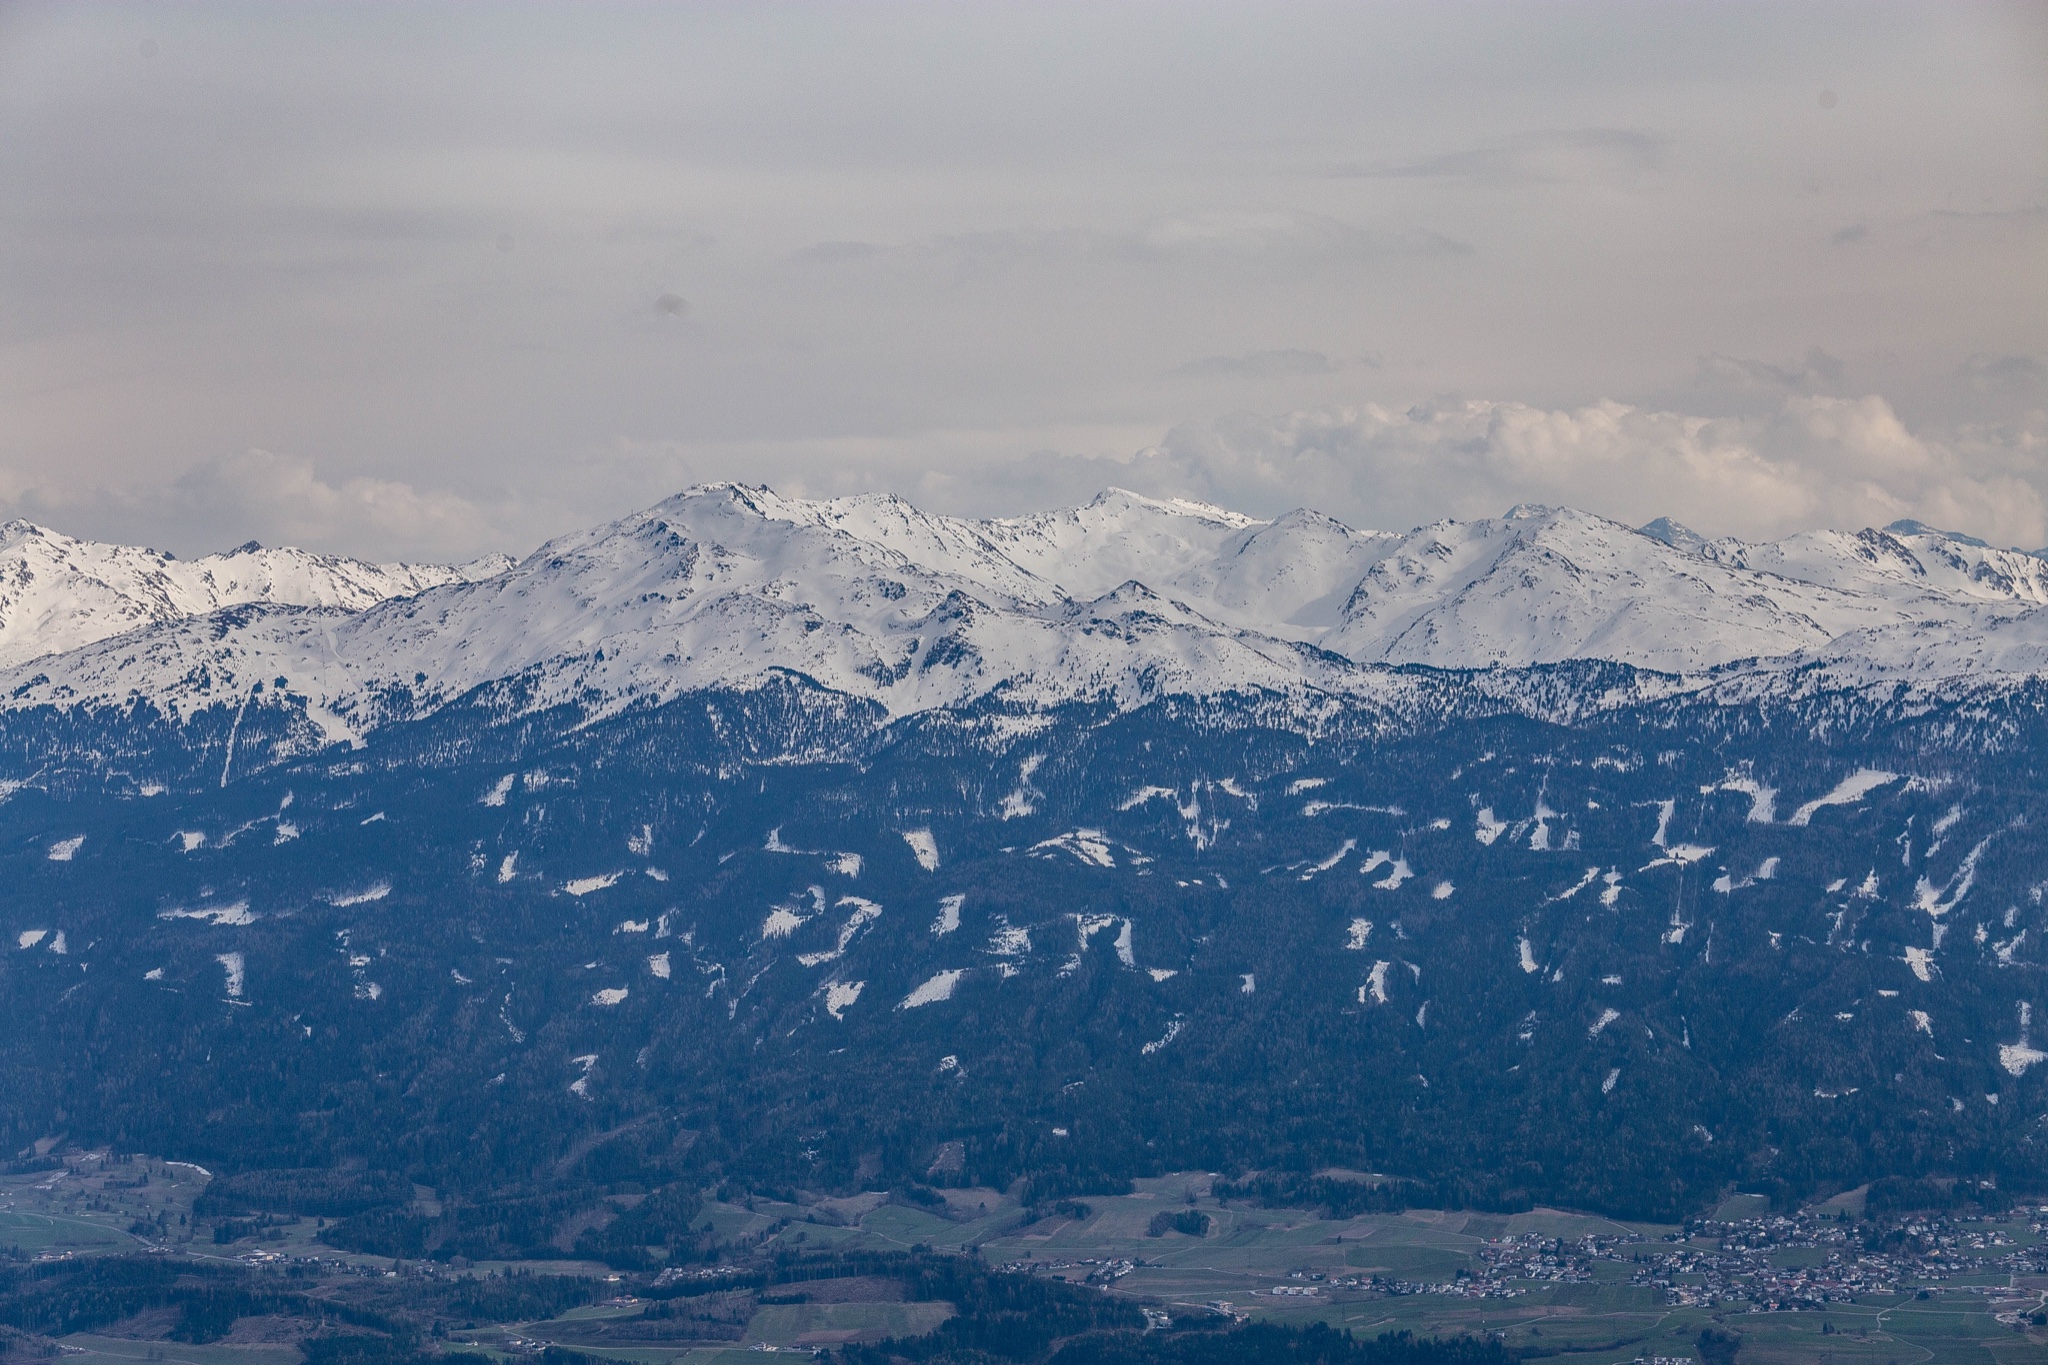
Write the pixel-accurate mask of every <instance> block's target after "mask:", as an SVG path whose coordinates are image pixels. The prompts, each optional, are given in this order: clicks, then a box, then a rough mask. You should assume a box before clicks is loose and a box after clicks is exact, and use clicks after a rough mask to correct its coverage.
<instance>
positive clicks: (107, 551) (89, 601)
mask: <svg viewBox="0 0 2048 1365" xmlns="http://www.w3.org/2000/svg"><path fill="white" fill-rule="evenodd" d="M511 567H512V561H511V560H510V559H509V558H507V557H506V556H504V555H489V556H486V557H485V558H483V559H479V560H476V561H475V562H473V563H469V564H462V565H455V566H449V565H444V564H370V563H365V562H364V561H362V560H360V559H343V558H339V557H337V556H334V555H316V554H309V553H307V552H306V551H304V550H293V549H282V550H273V549H265V548H264V547H263V546H261V545H258V544H256V543H255V542H253V541H252V542H250V543H249V544H247V545H244V546H241V547H240V548H239V549H234V550H229V551H227V552H226V553H224V554H212V555H207V556H205V557H204V558H202V559H194V560H189V561H188V560H180V559H178V558H176V557H174V556H172V555H169V554H166V553H165V552H164V551H162V550H145V549H140V548H137V547H134V546H129V545H102V544H98V543H95V542H93V541H88V540H74V539H72V538H71V537H70V536H67V535H60V534H59V533H57V532H55V531H51V530H48V529H46V528H44V527H41V526H37V525H35V524H34V523H33V522H27V521H10V522H5V523H0V666H4V665H7V664H14V663H20V662H22V661H24V660H28V659H34V658H40V657H41V656H43V655H46V654H62V653H64V652H66V651H68V650H73V649H78V648H81V647H83V646H85V645H89V644H92V643H94V642H95V641H98V640H104V639H106V638H107V637H108V636H111V635H120V634H123V633H125V632H128V631H131V630H135V629H138V628H140V627H143V626H151V625H162V624H164V623H166V622H170V621H178V620H182V619H184V618H186V617H189V616H203V615H205V614H206V613H208V612H212V611H218V610H220V609H221V608H222V607H232V606H241V605H245V604H248V603H253V602H268V603H277V604H280V605H286V606H295V607H339V608H342V609H344V610H348V611H361V610H362V609H363V608H365V607H371V606H375V605H376V604H377V603H379V602H382V601H385V600H386V599H388V598H392V597H404V596H408V595H410V594H412V593H417V592H422V591H424V590H426V589H428V588H434V587H439V586H440V585H442V584H444V583H463V582H471V581H474V580H476V579H479V578H488V577H490V576H491V575H493V574H499V573H503V572H504V571H505V570H507V569H509V568H511Z"/></svg>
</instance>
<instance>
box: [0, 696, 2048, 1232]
mask: <svg viewBox="0 0 2048 1365" xmlns="http://www.w3.org/2000/svg"><path fill="white" fill-rule="evenodd" d="M1393 676H1395V677H1397V678H1398V679H1399V680H1400V688H1399V690H1398V691H1397V692H1395V691H1390V692H1388V693H1386V694H1385V695H1383V696H1380V697H1378V698H1375V699H1373V700H1370V701H1368V700H1363V699H1358V698H1352V699H1348V700H1339V699H1333V698H1331V697H1329V696H1327V695H1318V696H1313V697H1307V696H1304V695H1302V694H1299V693H1293V694H1290V693H1279V692H1263V691H1257V690H1244V691H1237V692H1229V693H1219V694H1212V695H1208V696H1204V697H1200V698H1196V697H1190V696H1175V695H1168V696H1161V697H1157V698H1154V699H1151V700H1148V701H1144V702H1142V703H1140V704H1128V703H1125V702H1111V701H1104V702H1101V703H1094V704H1090V703H1082V702H1067V703H1062V704H1058V705H1051V706H1031V707H1026V706H1020V705H1017V704H1015V703H1014V702H1013V703H1009V704H1005V703H1003V702H1001V701H999V700H996V699H984V700H982V701H979V702H976V703H974V704H971V705H967V706H962V707H950V708H935V709H927V710H923V711H920V712H917V713H914V714H909V715H896V716H894V717H892V716H891V714H890V713H889V711H888V710H887V709H886V708H885V707H883V706H882V705H880V704H878V703H876V702H874V701H872V700H863V699H859V698H855V697H851V696H849V695H847V693H846V692H845V691H843V690H837V689H828V688H824V687H821V686H819V685H816V684H815V683H812V682H809V681H806V680H805V679H803V678H801V677H798V676H795V675H793V674H776V675H771V676H769V677H767V678H766V679H765V680H764V681H762V682H761V683H760V684H759V685H757V686H752V687H748V688H722V689H713V690H699V691H693V692H689V693H687V694H685V695H681V696H677V697H674V698H669V699H657V700H648V701H645V702H642V703H636V704H632V705H625V706H616V705H610V704H607V705H604V706H597V707H580V706H577V705H573V704H570V703H566V702H560V701H547V702H546V704H536V703H535V701H534V699H533V697H532V696H530V695H527V694H522V693H521V692H520V690H519V687H520V685H519V684H518V682H517V681H516V680H515V681H513V682H503V683H495V684H491V685H489V686H487V687H483V688H480V689H478V690H476V691H474V692H472V693H471V694H469V695H467V696H466V697H465V698H463V699H460V700H458V701H455V702H449V703H446V704H442V705H439V706H438V707H437V708H435V709H433V710H431V711H430V712H429V713H427V714H424V715H421V716H419V717H417V718H414V719H396V720H390V721H388V722H386V723H383V724H381V725H380V726H379V727H377V728H375V729H374V730H372V731H371V732H369V733H368V734H367V735H366V736H364V737H363V738H361V739H360V741H359V742H357V743H354V744H350V743H334V744H329V743H326V742H325V741H324V740H322V739H320V738H318V737H317V735H316V736H315V737H314V738H311V739H309V738H308V735H309V734H312V733H313V732H317V731H318V729H319V726H318V724H317V723H316V722H315V721H314V720H310V719H308V718H307V716H306V714H305V708H306V705H307V703H306V700H305V698H304V696H303V695H302V694H298V693H295V692H294V691H293V690H292V689H290V688H286V689H283V690H282V691H279V690H278V689H275V688H272V689H268V690H266V691H265V692H264V693H262V694H260V695H244V696H243V698H242V699H241V700H240V701H238V702H237V703H236V705H235V706H233V707H227V706H221V707H219V708H217V709H214V710H206V709H204V708H201V709H199V710H197V711H193V710H187V711H184V712H182V713H180V714H179V715H178V716H177V717H175V718H173V717H171V716H170V714H169V713H168V712H163V711H158V710H156V709H155V708H154V707H153V706H152V705H150V704H144V703H140V702H138V703H135V704H133V705H121V706H107V707H102V708H99V709H94V708H90V707H74V708H71V709H63V708H59V707H57V706H55V705H54V704H52V705H37V706H33V707H27V708H24V709H18V710H15V711H13V712H11V713H8V714H6V715H4V716H0V766H4V771H0V778H4V779H5V783H6V786H5V790H6V791H7V793H8V795H7V798H6V800H5V801H4V802H0V930H4V933H5V935H6V937H5V940H4V943H0V948H4V952H0V1013H4V1016H5V1018H6V1019H7V1020H8V1025H7V1027H6V1028H4V1029H0V1137H4V1140H5V1143H6V1145H7V1148H8V1150H10V1151H11V1150H15V1149H18V1148H21V1147H23V1146H26V1145H27V1144H28V1143H29V1142H31V1141H32V1140H34V1139H37V1138H40V1137H47V1136H52V1135H55V1134H59V1133H68V1134H69V1135H70V1137H71V1139H72V1140H74V1141H79V1142H88V1143H101V1142H105V1143H111V1144H113V1145H115V1146H116V1147H117V1148H119V1149H122V1150H145V1151H152V1152H158V1153H163V1154H166V1155H171V1156H176V1157H179V1158H181V1159H186V1160H193V1161H200V1162H203V1163H205V1164H206V1165H208V1166H209V1167H211V1168H213V1169H214V1170H215V1171H216V1172H217V1173H219V1174H221V1175H223V1176H224V1177H227V1178H226V1179H224V1180H223V1181H221V1182H220V1183H218V1185H217V1187H216V1190H214V1191H210V1192H209V1194H208V1196H207V1198H208V1199H209V1200H213V1199H216V1198H218V1199H219V1200H220V1201H222V1202H221V1207H220V1211H221V1212H223V1213H233V1212H235V1211H236V1210H237V1209H238V1208H240V1207H242V1206H243V1205H246V1206H247V1207H248V1208H251V1209H255V1208H291V1209H302V1210H303V1211H304V1212H305V1213H308V1214H319V1215H320V1216H323V1217H329V1218H331V1219H333V1220H335V1222H336V1228H335V1235H336V1236H337V1237H338V1238H339V1239H340V1240H342V1241H343V1242H344V1243H345V1244H347V1243H353V1244H356V1245H360V1246H362V1247H364V1248H365V1249H375V1250H386V1251H392V1252H397V1253H401V1254H411V1255H418V1254H442V1255H452V1254H467V1255H471V1256H473V1257H479V1258H480V1257H483V1256H486V1255H501V1254H517V1253H518V1252H520V1251H522V1250H533V1249H535V1248H541V1247H544V1246H546V1244H547V1243H548V1242H549V1240H550V1239H551V1238H553V1237H555V1236H556V1235H557V1229H558V1228H559V1226H560V1225H561V1222H562V1219H561V1216H560V1215H561V1214H562V1213H563V1212H564V1211H565V1210H568V1209H570V1208H572V1207H573V1206H574V1205H575V1203H576V1200H577V1199H578V1197H579V1196H578V1194H577V1193H576V1192H577V1191H579V1190H586V1191H587V1190H588V1189H590V1188H591V1187H592V1186H593V1185H604V1186H609V1187H614V1188H625V1187H631V1186H637V1187H638V1188H641V1189H645V1190H652V1191H657V1192H660V1193H658V1194H657V1195H655V1196H653V1197H650V1198H649V1199H647V1200H645V1201H643V1202H641V1203H640V1204H639V1205H638V1206H636V1208H635V1210H634V1213H633V1215H632V1216H631V1217H630V1218H621V1219H619V1220H617V1221H615V1222H614V1223H613V1224H611V1225H610V1226H609V1227H608V1228H604V1229H600V1230H595V1231H592V1232H590V1233H589V1234H587V1235H586V1238H585V1240H586V1241H587V1242H588V1243H589V1245H587V1246H585V1247H584V1248H583V1249H584V1250H585V1251H587V1252H590V1253H592V1254H599V1255H605V1256H608V1257H611V1258H612V1259H613V1260H614V1262H615V1263H617V1264H631V1263H635V1258H638V1257H644V1256H647V1255H651V1254H654V1253H651V1252H649V1251H648V1248H661V1249H663V1250H664V1251H665V1252H666V1253H667V1254H670V1255H678V1254H686V1253H688V1252H690V1251H691V1250H692V1249H693V1248H695V1245H696V1244H695V1240H694V1239H695V1237H696V1234H695V1233H693V1232H692V1230H691V1228H692V1221H693V1218H694V1216H695V1214H696V1213H697V1211H698V1206H697V1204H696V1203H695V1202H694V1201H695V1199H696V1198H697V1192H699V1191H708V1190H714V1189H718V1188H721V1187H723V1188H728V1189H731V1190H755V1191H762V1192H773V1191H787V1190H793V1189H811V1190H836V1191H848V1190H852V1189H854V1188H858V1187H868V1188H882V1187H892V1188H898V1189H906V1190H913V1191H914V1190H915V1189H917V1188H918V1187H920V1186H930V1185H972V1184H983V1185H991V1184H992V1185H997V1186H1007V1185H1009V1184H1010V1183H1011V1182H1014V1181H1016V1180H1019V1179H1024V1180H1028V1181H1029V1182H1030V1186H1029V1193H1030V1196H1031V1198H1032V1199H1034V1200H1035V1201H1038V1202H1041V1203H1046V1202H1050V1201H1056V1200H1059V1199H1071V1198H1074V1197H1078V1196H1084V1195H1086V1194H1088V1193H1090V1192H1095V1191H1103V1190H1111V1189H1118V1188H1121V1187H1122V1186H1123V1184H1124V1182H1127V1181H1128V1180H1129V1179H1130V1178H1132V1177H1133V1176H1139V1175H1144V1174H1149V1173H1155V1172H1162V1171H1169V1170H1176V1169H1206V1170H1214V1171H1219V1172H1224V1173H1227V1174H1229V1175H1231V1176H1232V1177H1234V1178H1237V1179H1238V1180H1240V1181H1241V1182H1245V1183H1246V1188H1254V1187H1255V1186H1256V1185H1257V1182H1258V1181H1259V1180H1265V1181H1266V1182H1267V1183H1273V1182H1275V1181H1277V1182H1278V1183H1279V1184H1285V1185H1293V1184H1299V1185H1301V1186H1303V1187H1304V1188H1310V1187H1314V1186H1315V1183H1316V1182H1315V1179H1314V1177H1315V1174H1316V1173H1317V1172H1319V1171H1322V1170H1324V1169H1326V1168H1330V1167H1341V1168H1347V1169H1351V1170H1363V1171H1373V1172H1379V1173H1382V1174H1384V1175H1385V1176H1387V1177H1389V1179H1388V1181H1387V1182H1386V1183H1385V1184H1384V1185H1383V1186H1381V1187H1380V1190H1379V1192H1377V1193H1375V1195H1374V1198H1375V1199H1381V1200H1385V1201H1388V1202H1390V1203H1391V1204H1398V1203H1399V1202H1401V1201H1406V1202H1410V1203H1414V1204H1428V1205H1439V1206H1441V1205H1443V1204H1454V1205H1455V1204H1463V1205H1468V1206H1469V1205H1483V1206H1487V1207H1494V1208H1513V1207H1522V1206H1527V1205H1528V1204H1530V1203H1532V1202H1546V1203H1561V1204H1566V1205H1572V1206H1578V1207H1586V1208H1593V1209H1599V1210H1605V1211H1610V1212H1613V1213H1618V1214H1639V1215H1663V1216H1670V1215H1674V1214H1677V1213H1680V1212H1683V1211H1689V1210H1694V1209H1697V1208H1699V1207H1700V1206H1701V1205H1702V1204H1704V1203H1706V1202H1707V1201H1708V1200H1710V1199H1711V1198H1712V1197H1713V1196H1714V1194H1715V1192H1717V1191H1719V1190H1721V1189H1723V1188H1725V1187H1727V1186H1729V1185H1740V1186H1741V1187H1743V1188H1748V1189H1767V1190H1775V1191H1779V1192H1781V1193H1784V1194H1786V1195H1787V1196H1791V1195H1804V1194H1811V1193H1813V1192H1817V1191H1822V1190H1827V1189H1830V1188H1842V1187H1848V1186H1852V1185H1857V1184H1861V1183H1863V1182H1866V1181H1870V1180H1873V1179H1878V1178H1885V1177H1891V1178H1897V1179H1901V1180H1928V1179H1935V1180H1940V1181H1944V1182H1945V1181H1946V1180H1947V1179H1948V1178H1950V1177H1958V1178H1962V1179H1965V1180H1968V1181H1970V1182H1972V1184H1971V1188H1979V1189H1981V1188H1985V1187H1986V1184H1987V1182H1988V1185H1989V1186H1990V1187H1995V1188H1996V1189H1997V1190H2000V1191H2007V1192H2012V1191H2017V1190H2021V1189H2027V1190H2039V1189H2041V1188H2044V1184H2048V1164H2044V1160H2043V1157H2044V1139H2048V1134H2044V1132H2043V1127H2042V1116H2043V1112H2044V1109H2048V1096H2044V1094H2043V1086H2042V1076H2043V1071H2044V1068H2043V1066H2042V1065H2041V1063H2042V1061H2043V1056H2044V1054H2043V1051H2042V1047H2043V1046H2048V1045H2044V1044H2042V1043H2041V1038H2042V1037H2043V1036H2044V1035H2048V1016H2044V1015H2042V1014H2041V1012H2040V1010H2039V1009H2038V1008H2037V1007H2038V1006H2040V1005H2042V1004H2043V1003H2044V1001H2043V999H2042V991H2041V982H2042V963H2043V960H2044V959H2043V952H2042V935H2043V933H2044V931H2048V907H2044V905H2043V903H2042V902H2043V888H2044V884H2048V852H2044V846H2043V843H2042V840H2041V838H2040V835H2039V833H2038V831H2040V830H2041V829H2042V828H2043V825H2044V821H2048V810H2044V809H2043V806H2044V792H2048V787H2044V783H2043V775H2042V772H2041V770H2040V764H2041V756H2042V755H2043V754H2044V753H2048V744H2044V742H2043V741H2044V739H2048V720H2044V714H2043V703H2044V701H2048V696H2044V693H2043V690H2042V689H2041V688H2040V686H2039V685H2038V684H2015V685H2012V686H2008V687H2005V688H2003V689H2001V690H2000V691H1999V692H1998V693H1997V695H1996V696H1994V697H1986V696H1981V695H1980V696H1974V697H1970V698H1967V699H1963V698H1959V699H1957V700H1953V701H1948V702H1941V701H1931V700H1929V699H1928V698H1927V697H1926V696H1925V695H1924V694H1922V693H1915V694H1913V695H1912V696H1910V697H1907V696H1905V695H1904V693H1903V692H1901V694H1900V695H1899V696H1898V697H1893V696H1891V695H1890V694H1887V693H1883V692H1875V691H1873V690H1871V689H1869V688H1867V687H1865V688H1857V689H1843V690H1827V689H1825V688H1818V687H1815V688H1807V689H1804V690H1801V689H1797V688H1795V689H1791V690H1789V691H1788V690H1776V691H1772V692H1771V693H1770V694H1769V695H1762V696H1757V697H1755V698H1751V699H1747V700H1745V699H1744V698H1742V697H1741V696H1739V695H1733V694H1730V693H1727V692H1721V693H1716V694H1713V695H1711V696H1706V695H1701V694H1698V693H1694V692H1686V691H1673V690H1672V689H1669V688H1666V687H1664V686H1663V685H1662V684H1661V683H1660V681H1659V675H1650V674H1642V673H1638V672H1636V671H1635V670H1633V669H1631V668H1628V667H1626V666H1623V665H1619V664H1612V663H1575V664H1566V665H1560V666H1557V667H1548V668H1534V669H1525V670H1518V671H1515V672H1513V673H1511V674H1509V673H1497V674H1489V675H1472V674H1458V673H1431V672H1428V671H1421V670H1413V671H1407V672H1401V673H1398V674H1395V675H1393ZM551 695H552V694H551ZM231 737H232V738H231ZM230 743H232V744H233V746H234V752H235V753H236V754H237V755H239V757H237V758H236V759H234V760H233V761H232V762H230V761H229V760H228V758H227V754H228V749H229V745H230ZM1257 1173H1264V1174H1263V1175H1260V1174H1257ZM415 1183H417V1184H422V1185H428V1186H432V1187H434V1188H435V1189H437V1190H439V1191H440V1192H441V1194H442V1198H441V1200H440V1201H439V1208H440V1210H441V1211H440V1212H439V1213H424V1212H420V1211H419V1209H418V1206H417V1205H416V1204H415V1203H413V1202H412V1201H411V1198H410V1195H411V1186H412V1185H413V1184H415ZM1942 1188H1948V1186H1947V1185H1946V1184H1943V1185H1942ZM236 1201H241V1202H239V1203H238V1202H236Z"/></svg>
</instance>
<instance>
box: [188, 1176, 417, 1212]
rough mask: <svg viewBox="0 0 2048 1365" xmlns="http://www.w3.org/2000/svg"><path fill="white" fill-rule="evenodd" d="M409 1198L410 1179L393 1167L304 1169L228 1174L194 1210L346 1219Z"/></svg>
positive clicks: (211, 1183) (203, 1197)
mask: <svg viewBox="0 0 2048 1365" xmlns="http://www.w3.org/2000/svg"><path fill="white" fill-rule="evenodd" d="M411 1198H412V1182H411V1181H409V1180H406V1179H405V1178H404V1177H402V1176H399V1175H396V1174H394V1173H393V1172H390V1171H369V1170H362V1169H355V1168H351V1169H345V1170H328V1169H325V1168H321V1167H312V1168H306V1167H300V1168H297V1169H291V1170H281V1171H279V1170H252V1171H236V1172H230V1173H227V1174H225V1175H223V1176H222V1177H221V1178H220V1179H218V1180H215V1181H212V1182H210V1183H209V1184H208V1185H207V1187H206V1189H205V1192H204V1193H202V1194H201V1195H200V1196H199V1198H198V1199H197V1200H196V1201H194V1203H193V1205H192V1211H193V1212H194V1213H197V1214H201V1215H208V1214H223V1213H226V1214H235V1213H257V1212H265V1213H298V1214H315V1215H319V1216H321V1217H326V1218H346V1217H348V1216H349V1215H351V1214H357V1213H363V1212H366V1211H368V1210H370V1209H378V1208H385V1207H388V1206H390V1205H393V1204H403V1203H405V1202H407V1201H408V1200H410V1199H411Z"/></svg>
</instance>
